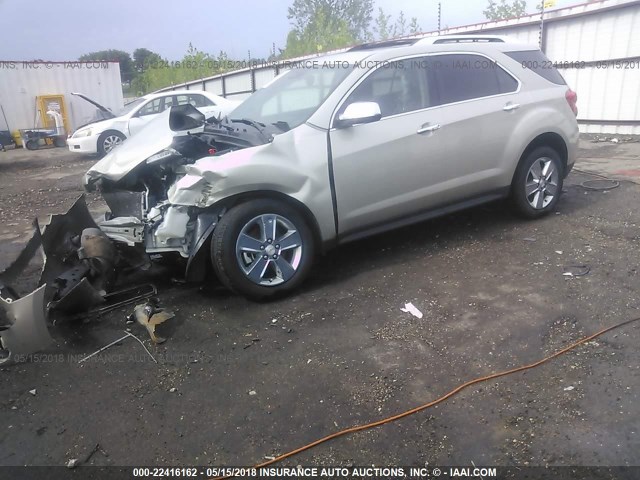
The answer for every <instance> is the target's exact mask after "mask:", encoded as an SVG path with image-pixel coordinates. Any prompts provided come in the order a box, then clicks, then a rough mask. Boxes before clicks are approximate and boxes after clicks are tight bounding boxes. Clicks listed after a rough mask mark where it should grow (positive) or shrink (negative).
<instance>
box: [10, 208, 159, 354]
mask: <svg viewBox="0 0 640 480" xmlns="http://www.w3.org/2000/svg"><path fill="white" fill-rule="evenodd" d="M33 227H34V232H33V236H32V237H31V239H30V240H29V242H28V243H27V245H26V246H25V248H24V249H23V250H22V252H21V253H20V255H18V258H17V259H16V260H15V261H14V262H13V263H12V264H11V265H10V266H9V267H8V268H7V269H6V270H4V271H3V272H1V273H0V307H2V310H3V312H4V314H5V315H4V318H5V319H4V323H5V324H4V325H2V323H0V341H1V344H2V348H3V349H5V350H8V351H9V356H8V357H7V358H5V359H4V360H3V361H7V360H9V359H12V358H13V357H15V355H18V354H21V355H28V354H31V353H34V352H36V351H38V350H42V349H43V348H46V347H47V346H48V345H49V344H50V343H51V342H52V338H51V336H50V334H49V331H48V328H47V323H48V322H47V319H48V318H49V317H52V318H57V317H58V314H60V315H62V316H64V317H67V318H80V317H85V316H99V315H101V314H102V313H105V312H107V311H110V310H112V309H114V308H117V307H120V306H122V305H126V304H128V303H133V302H137V301H139V300H141V299H142V298H149V297H151V296H153V295H155V294H156V289H155V287H153V285H149V286H146V287H137V288H136V289H130V290H125V291H120V292H114V293H113V294H109V293H108V292H109V291H110V290H111V288H112V287H113V285H114V284H115V280H116V276H117V271H116V266H117V263H118V260H119V255H118V251H117V249H116V248H115V246H114V244H113V243H112V241H111V240H110V239H109V238H108V237H107V236H106V234H105V233H104V232H103V231H102V230H100V229H99V228H98V227H97V225H96V224H95V222H94V221H93V218H92V217H91V214H90V213H89V210H88V209H87V204H86V202H85V199H84V196H81V197H80V198H78V199H77V200H76V202H75V203H74V204H73V206H72V207H71V208H70V209H69V211H68V212H67V213H65V214H64V215H52V216H51V217H50V219H49V222H48V223H47V224H46V225H45V226H44V228H43V229H42V231H41V230H40V226H39V225H38V222H37V221H34V224H33ZM38 251H41V252H42V254H43V257H44V266H43V268H42V272H41V274H40V279H39V281H38V288H37V289H36V290H34V291H33V292H32V293H30V294H29V295H26V296H24V297H19V296H18V295H17V294H16V292H15V290H14V288H12V285H13V284H15V282H16V280H17V279H18V278H19V277H20V276H21V275H22V273H23V272H24V270H25V269H26V267H27V265H28V264H29V262H30V261H31V259H32V258H33V257H34V256H35V254H36V253H37V252H38ZM127 293H128V294H129V295H127ZM0 322H1V321H0Z"/></svg>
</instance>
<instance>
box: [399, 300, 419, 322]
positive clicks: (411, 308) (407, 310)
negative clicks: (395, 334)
mask: <svg viewBox="0 0 640 480" xmlns="http://www.w3.org/2000/svg"><path fill="white" fill-rule="evenodd" d="M400 310H401V311H403V312H405V313H410V314H411V315H413V316H414V317H417V318H422V312H421V311H420V310H418V309H417V308H416V307H415V305H414V304H413V303H411V302H409V303H405V304H404V308H401V309H400Z"/></svg>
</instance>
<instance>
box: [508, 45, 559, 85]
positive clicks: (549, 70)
mask: <svg viewBox="0 0 640 480" xmlns="http://www.w3.org/2000/svg"><path fill="white" fill-rule="evenodd" d="M504 53H505V54H506V55H508V56H509V57H511V58H513V59H514V60H515V61H516V62H518V63H519V64H520V65H521V66H522V68H527V69H529V70H531V71H532V72H535V73H537V74H538V75H540V76H541V77H542V78H544V79H546V80H549V81H550V82H551V83H555V84H556V85H566V84H567V82H565V81H564V78H562V75H560V72H558V70H556V67H555V66H554V65H553V62H552V61H551V60H549V59H548V58H547V57H546V56H545V55H544V53H542V52H541V51H540V50H521V51H517V52H504Z"/></svg>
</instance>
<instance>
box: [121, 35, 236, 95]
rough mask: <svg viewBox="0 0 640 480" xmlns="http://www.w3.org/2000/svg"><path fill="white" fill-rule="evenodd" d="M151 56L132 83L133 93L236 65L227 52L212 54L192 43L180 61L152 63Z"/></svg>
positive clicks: (175, 83)
mask: <svg viewBox="0 0 640 480" xmlns="http://www.w3.org/2000/svg"><path fill="white" fill-rule="evenodd" d="M150 58H153V57H148V58H147V60H146V64H145V69H144V71H143V72H142V73H141V74H139V75H138V77H137V78H136V79H135V80H134V82H133V84H132V90H133V93H135V94H136V95H144V94H145V93H148V92H152V91H155V90H158V89H160V88H163V87H169V86H171V85H179V84H181V83H185V82H189V81H191V80H198V79H200V78H205V77H211V76H213V75H217V74H219V73H222V72H224V71H227V70H230V69H232V68H233V67H234V65H233V63H234V62H232V61H231V59H229V57H228V56H227V54H226V53H225V52H223V51H220V52H219V53H218V55H211V54H209V53H206V52H203V51H200V50H198V49H197V48H196V47H195V46H193V45H192V44H191V43H189V47H188V49H187V52H186V53H185V55H184V56H183V57H182V59H181V60H179V61H176V62H173V61H169V60H166V59H160V60H159V61H158V62H153V63H150V61H149V59H150Z"/></svg>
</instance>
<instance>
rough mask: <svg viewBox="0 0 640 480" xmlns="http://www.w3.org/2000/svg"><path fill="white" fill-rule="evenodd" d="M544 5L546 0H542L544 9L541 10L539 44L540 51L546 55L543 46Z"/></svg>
mask: <svg viewBox="0 0 640 480" xmlns="http://www.w3.org/2000/svg"><path fill="white" fill-rule="evenodd" d="M544 3H545V0H542V8H540V31H539V32H538V44H539V46H540V50H542V52H543V53H544V48H543V45H542V36H543V34H544V33H543V31H544Z"/></svg>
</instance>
